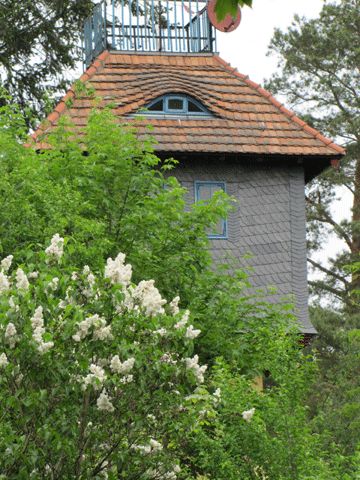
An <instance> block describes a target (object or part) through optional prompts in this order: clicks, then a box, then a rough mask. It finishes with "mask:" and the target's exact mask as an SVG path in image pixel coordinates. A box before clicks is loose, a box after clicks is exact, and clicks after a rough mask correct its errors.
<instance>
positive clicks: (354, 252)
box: [350, 156, 360, 290]
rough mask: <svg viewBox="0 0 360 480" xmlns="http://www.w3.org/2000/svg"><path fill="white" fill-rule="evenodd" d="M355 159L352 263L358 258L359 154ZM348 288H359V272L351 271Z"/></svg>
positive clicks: (359, 235) (359, 242)
mask: <svg viewBox="0 0 360 480" xmlns="http://www.w3.org/2000/svg"><path fill="white" fill-rule="evenodd" d="M355 161H356V164H355V178H354V200H353V209H352V244H351V261H352V263H353V262H358V261H359V260H360V156H358V158H356V160H355ZM350 290H360V274H359V273H353V275H352V279H351V284H350Z"/></svg>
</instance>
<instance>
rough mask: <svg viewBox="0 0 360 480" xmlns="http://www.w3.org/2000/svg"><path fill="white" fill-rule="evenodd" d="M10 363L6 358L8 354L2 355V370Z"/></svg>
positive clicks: (0, 357) (0, 365)
mask: <svg viewBox="0 0 360 480" xmlns="http://www.w3.org/2000/svg"><path fill="white" fill-rule="evenodd" d="M8 363H9V361H8V358H7V356H6V353H2V354H1V355H0V368H4V367H6V365H8Z"/></svg>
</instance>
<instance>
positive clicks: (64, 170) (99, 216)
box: [0, 110, 230, 301]
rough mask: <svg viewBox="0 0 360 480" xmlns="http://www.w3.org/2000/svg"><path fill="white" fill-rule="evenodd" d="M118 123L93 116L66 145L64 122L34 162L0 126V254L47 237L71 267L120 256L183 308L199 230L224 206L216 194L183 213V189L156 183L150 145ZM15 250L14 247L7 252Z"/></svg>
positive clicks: (170, 182) (201, 242) (204, 261)
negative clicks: (60, 239)
mask: <svg viewBox="0 0 360 480" xmlns="http://www.w3.org/2000/svg"><path fill="white" fill-rule="evenodd" d="M134 132H135V131H134V129H133V128H132V127H130V126H127V125H119V124H118V123H117V122H116V119H115V117H114V116H113V114H112V113H111V111H110V110H105V111H101V112H100V111H97V110H94V111H93V113H92V114H91V115H90V118H89V123H88V126H87V128H86V133H85V136H84V137H82V138H79V139H75V138H74V136H73V134H72V133H71V125H70V124H69V122H68V120H67V119H63V120H62V121H61V122H60V125H59V128H58V130H57V131H56V132H54V134H53V135H52V136H50V138H49V139H48V141H50V142H51V143H52V144H53V148H51V149H48V150H46V151H44V152H42V153H41V154H40V155H39V154H35V153H34V152H33V151H32V149H29V148H24V147H23V146H22V145H19V143H18V139H17V138H16V137H15V136H12V135H11V132H9V130H8V129H7V127H6V126H4V128H3V129H1V132H0V134H1V140H0V142H2V145H3V147H4V148H3V151H6V152H7V153H6V154H4V155H2V157H1V158H0V170H1V180H0V191H1V193H2V194H1V200H0V202H3V203H2V208H1V213H0V229H1V231H0V237H1V250H2V252H3V255H7V254H10V253H13V254H14V255H15V256H16V258H17V259H18V260H19V261H21V260H24V259H25V258H26V256H27V247H28V246H30V245H34V244H44V241H45V239H46V238H49V237H50V236H51V235H52V233H53V232H54V231H57V232H59V233H60V234H64V235H66V236H67V237H69V239H70V240H69V254H70V255H71V254H73V257H72V261H73V264H74V265H78V264H89V265H90V266H91V267H95V266H99V265H100V264H101V263H102V262H103V260H104V259H105V258H107V257H108V256H111V255H115V254H116V252H117V251H119V250H120V249H121V250H122V251H124V252H126V254H127V255H128V257H129V259H130V260H131V262H132V264H133V265H134V267H135V271H138V272H141V275H142V277H143V278H157V279H158V282H159V285H160V286H161V288H162V291H163V293H164V294H165V295H167V294H169V295H170V296H171V295H173V294H174V295H175V294H176V293H182V296H183V298H184V301H187V300H188V297H189V295H190V292H191V288H192V286H193V283H194V281H195V278H196V275H197V274H198V272H200V271H202V270H203V269H205V268H208V267H209V265H210V255H209V253H208V251H207V244H208V240H207V236H206V228H207V227H209V225H211V224H215V223H216V221H217V220H218V218H219V217H221V216H225V215H226V211H227V210H228V208H229V205H230V201H229V198H228V197H227V196H226V195H225V194H219V195H217V196H216V197H215V198H214V199H213V200H212V201H211V202H209V204H207V205H200V204H197V205H194V206H192V207H191V208H189V209H185V200H184V193H185V190H184V189H183V188H182V187H181V186H180V185H179V184H178V182H177V181H176V180H175V179H174V178H169V179H165V177H164V173H167V172H168V171H169V169H171V167H172V165H173V164H174V162H173V161H172V160H169V161H166V162H164V163H163V164H162V165H160V160H159V159H158V158H157V157H156V156H155V155H154V154H153V150H152V146H151V139H150V138H149V139H147V140H145V142H139V141H138V140H137V138H136V135H135V133H134ZM14 247H15V248H14Z"/></svg>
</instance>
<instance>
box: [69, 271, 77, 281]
mask: <svg viewBox="0 0 360 480" xmlns="http://www.w3.org/2000/svg"><path fill="white" fill-rule="evenodd" d="M77 279H78V274H77V272H72V273H71V280H73V281H74V282H75V281H76V280H77Z"/></svg>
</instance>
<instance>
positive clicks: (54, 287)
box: [47, 277, 59, 292]
mask: <svg viewBox="0 0 360 480" xmlns="http://www.w3.org/2000/svg"><path fill="white" fill-rule="evenodd" d="M58 286H59V279H58V277H54V278H53V279H52V280H50V282H49V283H48V285H47V288H49V289H50V290H52V291H53V292H55V290H57V288H58Z"/></svg>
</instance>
